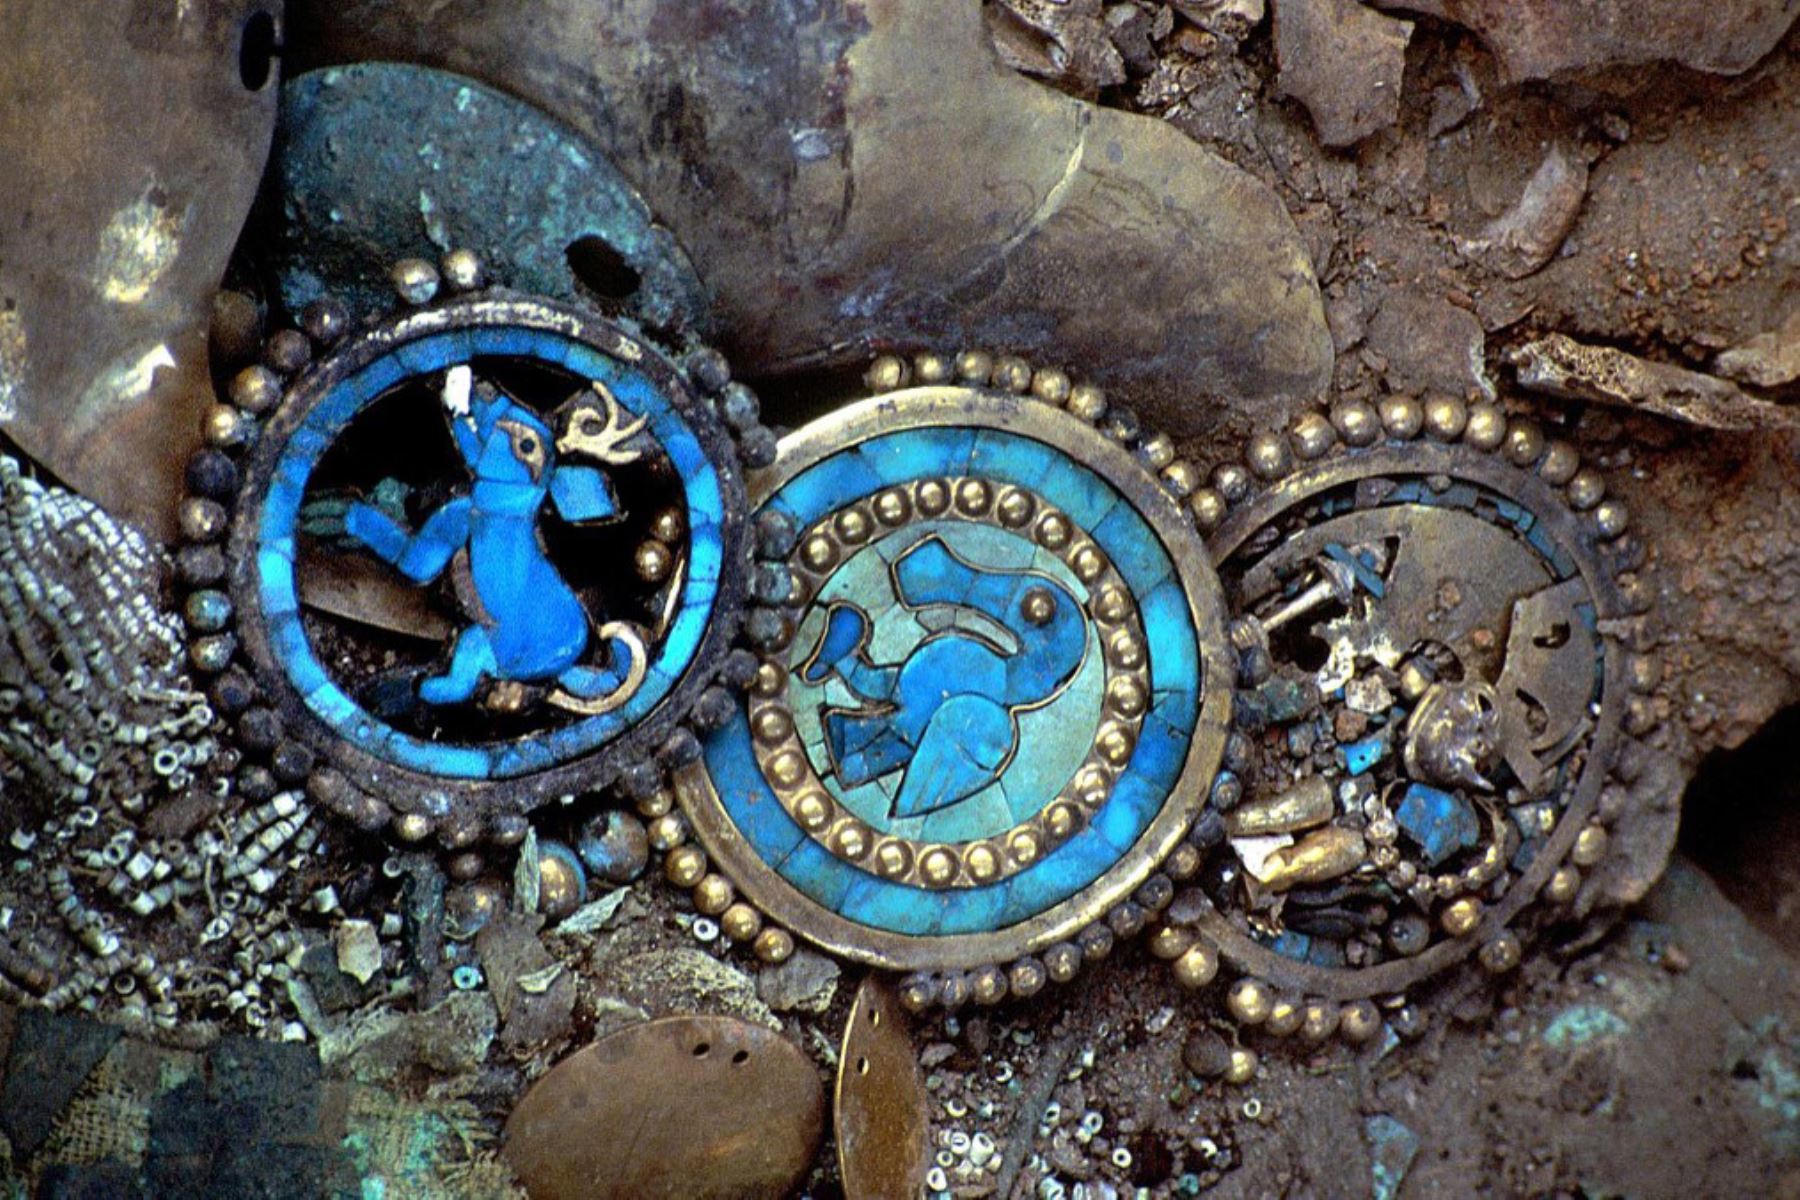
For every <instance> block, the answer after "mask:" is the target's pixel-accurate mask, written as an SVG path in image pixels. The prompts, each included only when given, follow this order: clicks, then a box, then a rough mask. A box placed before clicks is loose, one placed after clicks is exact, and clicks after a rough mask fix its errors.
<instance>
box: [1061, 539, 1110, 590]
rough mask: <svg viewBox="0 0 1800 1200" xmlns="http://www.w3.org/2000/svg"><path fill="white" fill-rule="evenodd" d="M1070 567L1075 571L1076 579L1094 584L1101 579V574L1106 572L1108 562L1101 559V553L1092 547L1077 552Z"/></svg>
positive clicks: (1085, 547)
mask: <svg viewBox="0 0 1800 1200" xmlns="http://www.w3.org/2000/svg"><path fill="white" fill-rule="evenodd" d="M1069 565H1070V566H1071V567H1073V568H1074V569H1075V578H1077V579H1079V580H1081V582H1083V583H1092V582H1094V580H1096V579H1098V578H1100V573H1101V572H1102V571H1104V570H1106V560H1105V559H1104V558H1102V557H1100V552H1099V551H1098V550H1096V549H1094V548H1093V547H1092V546H1083V547H1082V548H1081V549H1079V550H1077V551H1076V552H1075V556H1074V558H1073V559H1071V560H1070V562H1069Z"/></svg>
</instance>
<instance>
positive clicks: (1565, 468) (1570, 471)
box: [1537, 440, 1581, 487]
mask: <svg viewBox="0 0 1800 1200" xmlns="http://www.w3.org/2000/svg"><path fill="white" fill-rule="evenodd" d="M1580 468H1581V455H1580V454H1579V453H1578V452H1577V451H1576V449H1575V447H1573V446H1571V445H1569V443H1567V442H1564V441H1560V440H1559V441H1554V442H1551V443H1550V444H1549V445H1548V446H1546V447H1544V457H1542V458H1540V459H1539V460H1538V466H1537V471H1538V475H1539V476H1540V477H1541V478H1542V479H1543V481H1544V482H1545V483H1548V484H1550V485H1552V486H1554V487H1561V486H1562V485H1563V484H1565V483H1567V482H1569V480H1571V479H1573V478H1575V472H1576V471H1577V470H1579V469H1580Z"/></svg>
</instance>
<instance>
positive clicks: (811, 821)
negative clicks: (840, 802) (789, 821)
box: [794, 792, 834, 833]
mask: <svg viewBox="0 0 1800 1200" xmlns="http://www.w3.org/2000/svg"><path fill="white" fill-rule="evenodd" d="M833 813H834V806H833V805H832V803H831V801H830V800H828V799H826V798H825V794H824V793H823V792H808V793H806V794H805V795H804V796H801V797H800V798H799V799H798V800H796V801H794V818H795V819H796V820H798V821H799V822H800V826H801V828H803V829H805V830H806V831H807V832H808V833H819V832H821V831H823V830H824V828H825V827H826V826H827V825H829V824H831V818H832V816H833Z"/></svg>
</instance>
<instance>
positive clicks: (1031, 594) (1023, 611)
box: [1019, 587, 1056, 625]
mask: <svg viewBox="0 0 1800 1200" xmlns="http://www.w3.org/2000/svg"><path fill="white" fill-rule="evenodd" d="M1019 615H1020V616H1022V617H1024V618H1025V622H1026V624H1028V625H1048V624H1049V623H1050V618H1051V617H1054V616H1055V615H1056V597H1055V596H1052V595H1051V594H1050V590H1049V589H1048V588H1041V587H1034V588H1031V589H1029V590H1028V591H1027V592H1026V593H1025V595H1024V596H1022V597H1021V598H1020V600H1019Z"/></svg>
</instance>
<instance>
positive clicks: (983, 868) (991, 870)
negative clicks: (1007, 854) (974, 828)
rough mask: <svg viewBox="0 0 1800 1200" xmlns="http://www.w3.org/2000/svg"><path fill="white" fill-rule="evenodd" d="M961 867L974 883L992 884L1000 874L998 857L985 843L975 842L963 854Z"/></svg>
mask: <svg viewBox="0 0 1800 1200" xmlns="http://www.w3.org/2000/svg"><path fill="white" fill-rule="evenodd" d="M963 865H964V866H965V867H967V868H968V871H969V878H970V879H973V880H974V881H975V882H976V883H992V882H993V881H994V878H995V877H996V876H998V875H999V874H1000V856H999V855H998V854H996V853H994V848H993V847H992V846H990V845H988V844H987V843H986V842H976V843H975V844H974V845H973V846H970V847H969V848H968V850H966V851H965V852H964V853H963Z"/></svg>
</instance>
